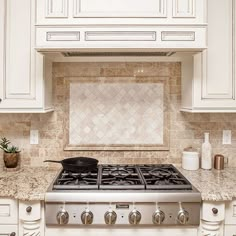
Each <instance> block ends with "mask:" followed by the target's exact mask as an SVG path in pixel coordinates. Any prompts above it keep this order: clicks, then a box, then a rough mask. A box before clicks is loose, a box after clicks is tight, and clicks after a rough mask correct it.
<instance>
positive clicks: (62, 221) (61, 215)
mask: <svg viewBox="0 0 236 236" xmlns="http://www.w3.org/2000/svg"><path fill="white" fill-rule="evenodd" d="M68 221H69V214H68V212H67V211H66V210H61V211H59V212H58V213H57V223H58V224H59V225H66V224H67V223H68Z"/></svg>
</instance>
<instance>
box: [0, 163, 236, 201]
mask: <svg viewBox="0 0 236 236" xmlns="http://www.w3.org/2000/svg"><path fill="white" fill-rule="evenodd" d="M177 168H178V167H177ZM178 169H179V170H180V171H181V172H182V173H183V175H184V176H185V177H186V178H187V179H188V180H189V181H190V182H191V183H192V184H193V185H194V186H195V187H196V188H197V189H198V190H199V191H200V192H201V194H202V199H203V200H211V201H228V200H232V198H233V197H236V168H227V169H225V170H223V171H217V170H211V171H207V170H201V169H200V170H197V171H187V170H183V169H182V168H178ZM57 172H58V169H54V170H52V169H48V168H45V167H23V168H22V169H21V170H20V171H18V172H5V171H1V172H0V197H14V198H16V199H20V200H44V195H45V192H46V191H47V188H48V186H49V185H50V183H51V182H52V180H53V178H54V177H55V175H56V174H57Z"/></svg>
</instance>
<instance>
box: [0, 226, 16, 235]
mask: <svg viewBox="0 0 236 236" xmlns="http://www.w3.org/2000/svg"><path fill="white" fill-rule="evenodd" d="M14 233H15V234H14ZM12 235H14V236H18V229H17V225H1V226H0V236H12Z"/></svg>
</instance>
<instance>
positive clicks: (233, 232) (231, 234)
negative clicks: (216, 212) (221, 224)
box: [224, 225, 236, 236]
mask: <svg viewBox="0 0 236 236" xmlns="http://www.w3.org/2000/svg"><path fill="white" fill-rule="evenodd" d="M224 235H225V236H236V225H226V226H225V234H224Z"/></svg>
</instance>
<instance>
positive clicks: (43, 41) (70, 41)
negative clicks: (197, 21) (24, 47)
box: [36, 25, 207, 57]
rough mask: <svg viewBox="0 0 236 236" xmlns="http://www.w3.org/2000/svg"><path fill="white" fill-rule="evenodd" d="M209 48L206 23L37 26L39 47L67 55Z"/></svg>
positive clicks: (165, 52)
mask: <svg viewBox="0 0 236 236" xmlns="http://www.w3.org/2000/svg"><path fill="white" fill-rule="evenodd" d="M206 48H207V47H206V27H205V26H187V27H184V26H151V25H147V26H127V27H124V26H123V27H121V26H113V27H111V26H102V27H92V26H86V27H70V28H69V27H64V28H61V27H58V28H56V27H52V28H51V27H37V28H36V50H37V51H39V52H62V53H63V55H64V56H67V57H73V56H84V55H85V53H88V51H89V53H91V52H96V55H98V54H99V53H103V52H106V56H107V55H108V54H109V53H110V52H112V54H113V55H114V53H115V54H116V56H119V55H121V56H126V55H127V56H139V53H141V54H142V56H145V53H148V55H149V56H150V54H153V56H170V55H172V53H173V52H177V51H178V52H179V51H181V52H182V51H203V50H204V49H206ZM77 52H80V53H77ZM133 54H135V55H133ZM96 55H94V56H96ZM85 56H88V54H87V55H85ZM99 56H104V55H99Z"/></svg>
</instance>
